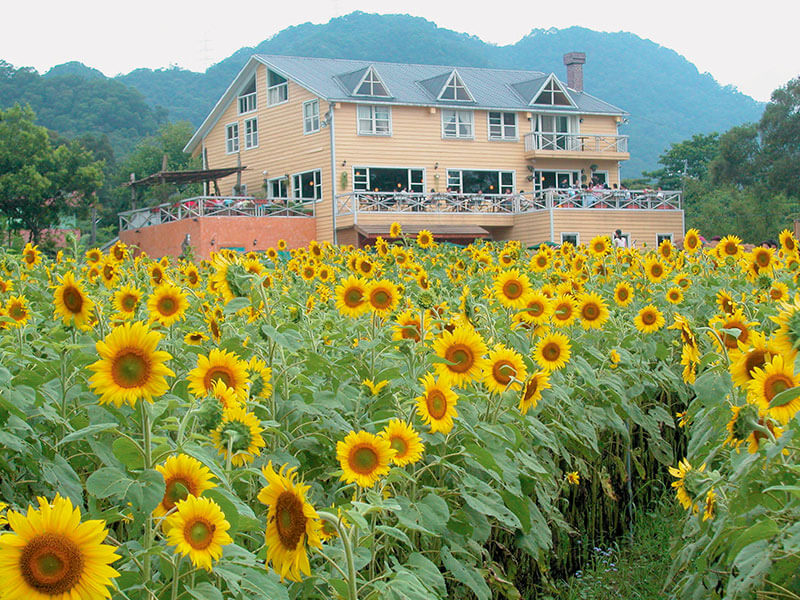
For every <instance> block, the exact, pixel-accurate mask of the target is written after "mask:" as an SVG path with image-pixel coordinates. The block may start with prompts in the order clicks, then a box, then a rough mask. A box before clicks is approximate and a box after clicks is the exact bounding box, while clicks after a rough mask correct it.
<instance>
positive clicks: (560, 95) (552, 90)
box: [532, 77, 573, 106]
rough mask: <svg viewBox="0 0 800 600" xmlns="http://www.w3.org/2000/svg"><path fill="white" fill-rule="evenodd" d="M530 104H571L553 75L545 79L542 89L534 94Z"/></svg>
mask: <svg viewBox="0 0 800 600" xmlns="http://www.w3.org/2000/svg"><path fill="white" fill-rule="evenodd" d="M532 104H545V105H548V106H573V104H572V102H571V101H570V99H569V97H568V96H567V93H566V92H565V91H564V89H563V88H562V87H561V86H560V85H558V82H557V81H556V79H555V77H551V78H550V79H548V80H547V83H545V85H544V87H543V88H542V91H541V92H539V95H538V96H536V99H535V100H534V101H533V103H532Z"/></svg>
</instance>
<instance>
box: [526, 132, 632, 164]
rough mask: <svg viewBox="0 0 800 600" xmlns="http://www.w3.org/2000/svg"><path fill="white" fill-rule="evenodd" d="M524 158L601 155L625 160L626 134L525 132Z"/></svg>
mask: <svg viewBox="0 0 800 600" xmlns="http://www.w3.org/2000/svg"><path fill="white" fill-rule="evenodd" d="M525 156H526V158H601V159H603V158H605V159H608V160H626V159H628V158H630V154H629V153H628V136H627V135H587V134H582V133H541V132H531V133H527V134H525Z"/></svg>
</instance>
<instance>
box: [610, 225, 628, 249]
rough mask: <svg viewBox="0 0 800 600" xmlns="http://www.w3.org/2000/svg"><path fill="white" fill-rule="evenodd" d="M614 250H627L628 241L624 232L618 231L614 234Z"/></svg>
mask: <svg viewBox="0 0 800 600" xmlns="http://www.w3.org/2000/svg"><path fill="white" fill-rule="evenodd" d="M613 242H614V248H627V247H628V240H626V239H625V237H624V236H623V235H622V230H621V229H617V230H616V231H615V232H614V240H613Z"/></svg>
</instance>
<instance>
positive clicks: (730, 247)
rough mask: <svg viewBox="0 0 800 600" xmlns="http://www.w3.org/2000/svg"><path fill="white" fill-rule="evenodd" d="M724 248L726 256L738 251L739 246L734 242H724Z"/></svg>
mask: <svg viewBox="0 0 800 600" xmlns="http://www.w3.org/2000/svg"><path fill="white" fill-rule="evenodd" d="M724 250H725V254H727V255H728V256H736V253H737V252H738V250H739V247H738V246H737V245H736V244H734V243H733V242H728V243H727V244H725V246H724Z"/></svg>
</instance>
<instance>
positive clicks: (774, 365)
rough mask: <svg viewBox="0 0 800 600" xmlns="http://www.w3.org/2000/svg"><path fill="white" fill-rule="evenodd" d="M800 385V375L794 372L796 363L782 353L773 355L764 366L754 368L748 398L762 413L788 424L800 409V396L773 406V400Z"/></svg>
mask: <svg viewBox="0 0 800 600" xmlns="http://www.w3.org/2000/svg"><path fill="white" fill-rule="evenodd" d="M799 385H800V376H797V375H795V374H794V365H793V362H792V361H790V360H785V359H784V357H783V355H782V354H779V355H777V356H773V357H772V359H771V360H770V361H769V362H767V363H766V364H765V365H764V367H763V368H762V367H756V368H755V369H754V370H753V380H752V381H751V382H750V383H749V384H748V390H747V400H748V402H752V403H753V404H755V405H757V406H758V407H759V409H760V411H761V412H762V413H767V414H769V416H770V417H773V418H774V419H776V420H777V421H778V422H779V423H781V424H782V425H786V424H787V423H788V422H789V421H790V420H791V419H792V418H793V417H794V415H795V413H797V411H798V410H800V396H796V397H795V398H793V399H792V400H790V401H788V402H786V403H785V404H783V405H781V406H773V405H772V400H773V398H775V396H777V395H778V394H779V393H781V392H783V391H784V390H788V389H790V388H795V387H797V386H799Z"/></svg>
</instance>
